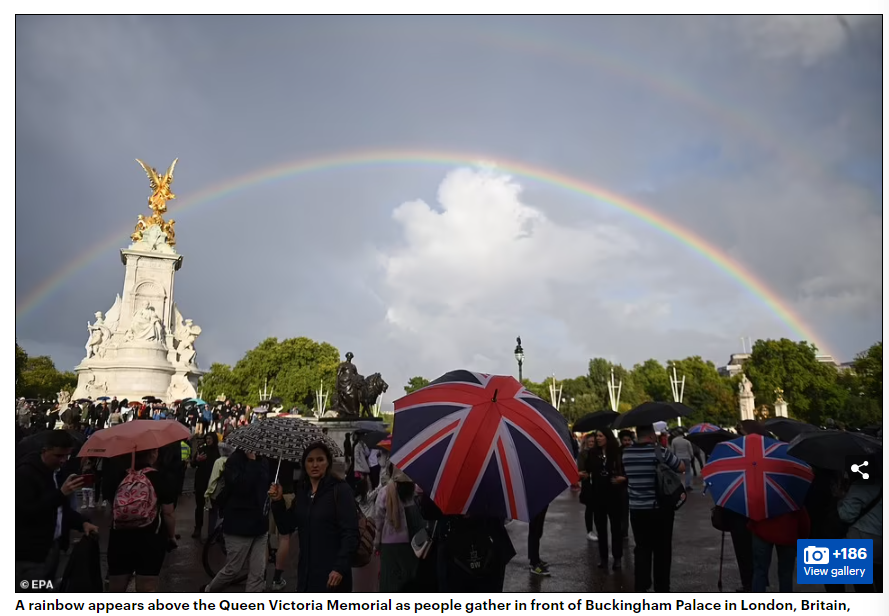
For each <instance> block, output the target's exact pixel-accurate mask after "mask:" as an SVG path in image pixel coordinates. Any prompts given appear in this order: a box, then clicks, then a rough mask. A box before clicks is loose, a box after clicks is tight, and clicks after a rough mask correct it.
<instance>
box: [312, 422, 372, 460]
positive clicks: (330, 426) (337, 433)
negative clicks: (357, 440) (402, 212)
mask: <svg viewBox="0 0 889 616" xmlns="http://www.w3.org/2000/svg"><path fill="white" fill-rule="evenodd" d="M305 419H306V421H308V422H310V423H313V424H315V425H316V426H318V427H319V428H327V436H328V438H330V440H332V441H333V442H334V443H336V444H337V446H338V447H339V448H340V449H342V448H343V442H344V441H345V439H346V435H347V434H353V433H355V432H356V431H357V430H360V428H359V425H360V422H365V423H366V422H368V421H373V420H372V419H368V418H366V417H365V418H363V419H361V420H357V419H356V420H355V421H351V420H344V419H326V418H324V419H316V418H313V417H307V418H305ZM385 429H386V424H385V422H383V421H381V422H380V430H385ZM337 459H338V460H339V461H340V462H342V460H343V457H342V456H339V457H338V458H337Z"/></svg>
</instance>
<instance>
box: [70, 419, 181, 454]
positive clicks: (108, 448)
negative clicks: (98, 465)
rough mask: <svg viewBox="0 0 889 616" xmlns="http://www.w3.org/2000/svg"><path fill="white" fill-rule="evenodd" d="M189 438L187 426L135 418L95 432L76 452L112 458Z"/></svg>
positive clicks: (157, 447)
mask: <svg viewBox="0 0 889 616" xmlns="http://www.w3.org/2000/svg"><path fill="white" fill-rule="evenodd" d="M190 438H191V433H190V432H189V431H188V428H186V427H185V426H183V425H182V424H181V423H179V422H178V421H153V420H150V419H137V420H134V421H128V422H127V423H123V424H118V425H116V426H112V427H110V428H106V429H104V430H99V431H98V432H95V433H94V434H93V435H92V436H91V437H89V439H88V440H87V441H86V443H85V444H84V446H83V447H82V448H81V450H80V453H79V454H77V455H78V456H79V457H81V458H113V457H115V456H122V455H124V454H128V453H132V454H135V453H136V452H137V451H147V450H149V449H159V448H160V447H163V446H164V445H169V444H170V443H175V442H176V441H184V440H188V439H190Z"/></svg>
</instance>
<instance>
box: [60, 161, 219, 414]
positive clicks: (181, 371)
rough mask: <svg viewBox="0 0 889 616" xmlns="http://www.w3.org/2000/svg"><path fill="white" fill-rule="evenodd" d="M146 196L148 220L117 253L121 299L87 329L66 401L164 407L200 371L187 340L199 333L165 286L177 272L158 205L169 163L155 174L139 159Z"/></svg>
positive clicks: (170, 235)
mask: <svg viewBox="0 0 889 616" xmlns="http://www.w3.org/2000/svg"><path fill="white" fill-rule="evenodd" d="M139 163H140V164H141V165H142V167H143V169H145V172H146V173H147V174H148V178H149V180H150V182H151V189H152V191H153V193H152V195H151V197H149V199H148V205H149V208H151V210H152V212H153V214H152V216H150V217H148V218H146V217H144V216H141V215H140V216H139V221H138V223H137V224H136V229H135V232H134V233H133V235H132V240H133V243H132V244H131V245H130V247H129V248H126V249H123V250H121V251H120V256H121V260H122V261H123V264H124V266H125V267H126V273H125V275H124V283H123V293H122V294H121V295H118V296H117V299H115V301H114V305H112V306H111V309H110V310H108V312H106V313H104V314H103V313H101V312H97V313H96V314H95V321H94V322H93V323H87V329H88V334H89V336H88V339H87V343H86V357H85V358H84V360H83V361H82V362H81V363H80V365H79V366H77V367H76V368H75V369H74V370H75V372H76V373H77V377H78V378H77V389H76V390H75V392H74V399H75V400H76V399H79V398H93V399H96V398H98V397H100V396H117V398H118V399H122V398H128V399H130V400H140V399H142V398H143V397H145V396H154V397H157V398H160V399H161V400H165V401H172V400H177V399H182V398H190V397H194V396H196V395H197V392H196V390H195V388H196V386H197V381H198V378H199V377H200V375H201V374H202V373H201V371H200V370H199V369H198V365H197V361H196V351H195V347H194V343H195V340H196V339H197V337H198V336H199V335H200V334H201V328H200V327H198V326H197V325H195V324H194V323H193V322H192V321H191V319H183V318H182V314H181V313H180V312H179V308H178V307H177V306H176V304H175V302H174V301H173V282H174V279H175V275H176V272H177V271H179V268H180V267H182V256H181V255H179V254H178V253H177V252H176V249H175V248H174V246H175V244H176V241H175V230H174V225H175V221H174V220H170V221H165V220H164V219H163V214H164V213H165V212H166V210H167V207H166V202H167V201H168V200H170V199H175V198H176V196H175V195H174V194H173V193H172V192H171V191H170V184H172V182H173V169H174V167H175V165H176V162H175V161H174V162H173V165H172V166H171V167H170V169H169V170H168V171H167V173H166V174H164V175H163V176H160V175H158V173H157V171H156V170H154V169H152V168H150V167H147V166H146V165H144V164H143V163H142V162H141V161H139Z"/></svg>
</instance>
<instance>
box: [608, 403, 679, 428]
mask: <svg viewBox="0 0 889 616" xmlns="http://www.w3.org/2000/svg"><path fill="white" fill-rule="evenodd" d="M691 413H692V410H691V409H690V408H688V407H687V406H685V405H684V404H682V403H681V402H643V403H642V404H640V405H639V406H637V407H636V408H634V409H633V410H632V411H627V412H626V413H624V414H623V415H621V416H620V417H618V418H617V419H616V420H615V421H614V424H612V426H611V427H612V428H634V427H637V426H651V425H653V424H655V423H657V422H659V421H667V420H669V419H675V418H677V417H688V416H689V415H691Z"/></svg>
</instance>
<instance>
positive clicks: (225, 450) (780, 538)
mask: <svg viewBox="0 0 889 616" xmlns="http://www.w3.org/2000/svg"><path fill="white" fill-rule="evenodd" d="M22 402H24V403H25V404H27V402H26V401H20V404H19V408H18V411H19V412H18V413H17V418H18V425H17V439H16V440H17V449H18V442H19V441H20V440H21V439H22V438H23V437H25V436H29V435H30V436H29V438H27V439H25V440H24V441H22V442H23V443H26V442H28V440H30V439H31V438H33V437H34V436H42V437H43V438H42V440H41V441H40V445H39V447H37V448H32V449H31V450H29V451H25V452H21V453H20V452H19V451H17V462H16V521H15V533H16V557H15V567H16V576H17V582H20V581H21V580H34V579H52V578H57V577H58V573H59V571H58V569H59V562H60V555H61V554H63V553H65V551H66V550H67V549H68V536H69V531H72V530H73V531H77V532H80V533H83V534H84V535H85V536H87V537H95V536H96V534H97V533H98V528H97V526H96V525H94V524H93V523H92V522H90V521H89V520H88V519H87V518H88V510H89V509H92V508H96V507H102V506H103V505H104V506H107V503H109V502H112V503H114V504H115V505H114V506H116V505H117V504H118V503H120V501H121V498H122V496H121V494H122V493H124V496H125V497H127V498H128V497H130V496H131V495H132V494H134V493H135V491H136V489H137V488H139V487H140V486H138V485H134V481H135V482H138V481H142V482H143V484H146V485H144V486H142V487H145V488H146V489H148V488H147V484H150V490H149V491H150V492H151V493H152V494H153V497H152V500H151V504H152V505H151V508H150V510H146V511H144V512H140V513H139V515H144V520H142V522H144V521H146V520H147V523H145V524H129V525H127V524H117V518H115V524H114V526H113V527H112V528H110V530H109V535H108V543H107V572H106V574H105V579H104V586H105V588H106V589H107V590H108V591H111V592H122V591H125V590H126V589H127V588H129V586H130V584H131V583H134V584H135V589H136V590H137V591H145V592H149V591H157V590H159V589H160V590H163V589H162V588H159V579H160V573H161V571H162V569H163V567H164V563H165V560H166V558H167V555H168V554H169V553H170V551H171V550H173V549H175V548H176V546H177V545H178V542H179V541H180V540H181V539H180V535H179V533H178V532H177V530H178V529H177V520H176V515H175V510H176V508H177V506H178V504H179V500H180V497H181V494H182V489H183V482H184V477H185V473H186V470H187V468H189V467H191V468H193V469H194V490H195V492H194V507H195V509H194V527H193V529H192V533H191V536H192V537H193V538H195V539H199V540H202V541H204V540H207V539H208V538H209V536H210V534H211V533H212V531H213V530H214V529H215V528H216V527H217V525H220V524H221V527H222V533H223V536H224V545H225V553H226V562H225V565H224V566H223V567H222V568H221V569H220V570H219V571H218V573H217V574H216V575H215V577H214V578H213V579H212V580H210V581H209V583H207V584H206V585H204V586H202V587H201V588H200V590H201V591H202V592H219V591H222V590H224V589H227V588H229V587H230V586H231V585H232V584H234V583H236V582H239V581H240V580H241V572H242V571H247V572H248V575H247V579H246V590H247V592H262V591H265V590H267V589H271V590H273V591H282V590H284V589H285V588H291V589H293V590H295V591H297V592H351V591H364V592H368V591H380V592H501V591H502V590H503V586H504V579H505V574H506V567H507V564H508V563H509V562H510V561H511V560H512V559H513V558H514V557H515V556H516V549H515V547H514V545H513V543H512V541H511V539H510V535H509V533H508V532H507V526H508V525H509V524H510V523H511V521H510V520H505V519H502V518H485V517H465V516H454V515H445V514H443V513H442V511H441V510H440V509H439V508H438V507H437V506H436V504H435V502H433V500H432V499H431V498H428V497H427V495H426V494H424V493H423V491H422V490H421V489H420V488H419V486H417V485H416V484H415V483H414V482H413V481H412V480H411V478H410V477H408V476H407V475H406V474H405V473H403V472H402V471H400V470H399V469H397V468H395V467H394V466H393V465H392V464H390V463H389V461H388V455H387V452H386V450H385V448H380V447H374V448H371V447H369V446H368V445H367V444H366V443H365V442H364V440H363V439H362V438H360V435H359V434H353V435H347V437H346V442H344V443H343V446H344V447H343V449H344V452H345V460H344V462H345V465H344V466H341V467H340V466H339V465H340V464H342V463H343V461H342V460H337V459H335V457H334V455H333V453H332V451H331V449H330V447H329V446H328V444H326V443H325V442H324V441H319V442H316V443H313V444H311V445H308V446H307V447H306V448H305V450H304V452H303V455H302V459H301V460H300V461H299V462H298V463H296V462H288V461H282V460H280V459H269V458H263V457H261V456H257V455H255V454H254V453H251V452H249V451H244V450H241V449H232V448H231V447H230V446H229V445H228V444H227V443H226V437H227V435H228V433H229V432H230V431H231V430H235V429H238V426H239V425H243V424H242V422H245V423H249V422H251V421H258V420H261V419H260V418H261V417H262V416H263V414H262V413H256V412H253V409H251V408H250V407H247V406H241V405H237V404H234V403H231V402H226V403H224V404H220V405H218V406H216V407H213V408H211V407H209V406H205V405H200V406H191V407H189V406H187V405H184V404H180V405H170V406H169V407H167V406H166V405H163V404H161V403H153V404H140V405H138V406H136V405H132V406H131V405H130V404H129V403H128V402H127V401H125V400H121V401H120V402H117V400H116V399H110V400H107V401H102V402H100V403H92V402H89V403H81V404H80V405H78V404H76V403H75V404H74V405H73V406H70V407H68V409H65V410H63V412H62V413H61V416H60V418H59V420H58V421H61V422H62V424H63V426H64V428H65V429H61V430H55V429H52V428H55V427H56V424H55V422H52V421H51V420H49V419H45V420H41V419H40V417H41V416H42V415H41V412H40V411H39V410H36V409H33V408H29V409H28V413H27V414H25V413H23V412H21V411H22ZM72 409H79V411H80V412H79V413H78V412H75V411H74V410H72ZM68 411H71V412H70V413H69V412H68ZM127 411H130V412H127ZM25 415H27V417H28V420H29V421H28V422H27V423H26V424H25V425H23V422H22V417H24V416H25ZM35 415H36V417H37V418H36V419H35ZM44 415H45V414H44ZM115 415H119V416H120V420H119V421H120V422H123V421H127V420H128V419H132V418H140V419H155V420H159V421H161V420H178V421H179V422H181V423H183V424H184V425H186V426H188V427H189V429H190V432H191V433H192V434H193V436H192V438H191V439H190V440H184V441H181V442H175V443H172V444H170V445H168V446H166V447H162V448H160V449H153V450H148V451H140V452H138V454H137V455H135V458H134V459H131V458H130V456H124V458H126V459H123V458H109V459H91V458H76V457H74V456H75V455H76V453H77V451H78V449H79V447H80V446H81V445H82V443H83V440H84V439H83V438H82V437H79V436H78V435H83V433H87V434H88V433H89V432H90V431H94V430H100V429H104V428H105V427H107V426H112V425H115V423H119V422H118V421H116V420H115ZM227 428H228V431H227V430H226V429H227ZM739 429H740V428H739ZM41 433H42V434H41ZM574 444H575V446H576V447H575V456H576V459H577V468H578V472H579V476H580V483H579V485H576V486H574V490H575V491H576V492H577V496H578V500H579V502H580V504H581V506H582V507H583V508H584V521H585V524H586V529H585V530H586V533H587V538H588V540H589V541H590V542H594V543H596V544H597V548H598V554H599V567H600V568H602V569H608V568H609V565H610V568H611V569H612V570H615V571H618V570H621V569H622V566H623V564H622V563H623V558H624V554H625V552H626V550H627V549H628V548H629V546H630V545H631V544H630V534H631V533H630V531H631V530H632V545H633V550H634V558H633V577H634V590H635V591H636V592H645V591H648V590H651V589H652V588H653V590H654V591H655V592H669V591H670V578H671V564H672V560H673V559H672V540H673V524H674V518H675V515H676V512H675V511H674V508H673V507H666V506H663V505H662V503H661V502H660V501H659V498H658V495H657V494H656V485H655V484H656V479H657V475H656V468H657V465H658V462H661V463H663V464H664V465H665V466H666V467H668V468H670V469H672V470H673V471H675V472H676V473H680V474H684V484H685V486H686V488H687V489H688V490H691V489H693V482H692V477H693V475H696V474H697V473H698V472H699V469H700V468H701V467H702V466H703V464H704V463H705V455H704V454H703V452H701V451H700V450H699V449H698V448H697V447H696V446H694V445H693V444H692V443H690V442H689V441H688V440H687V439H686V438H685V437H684V436H683V435H682V434H681V433H676V434H674V435H673V436H672V437H669V436H668V435H667V434H666V433H658V432H656V431H655V428H654V427H653V426H641V427H637V428H636V430H635V432H633V431H630V430H623V431H620V432H619V433H617V434H615V431H614V430H611V429H610V428H604V429H601V430H596V431H593V432H592V433H590V434H587V435H583V436H581V437H580V438H579V440H578V442H576V443H574ZM131 467H132V468H133V469H134V470H136V471H138V473H137V475H138V477H142V479H138V478H137V479H136V480H133V479H132V477H133V476H134V475H133V474H132V473H131V472H130V469H131ZM335 467H339V469H340V471H342V470H345V472H344V473H342V472H336V470H335ZM871 492H873V489H872V488H871V487H870V486H860V485H856V484H855V483H852V484H851V485H850V484H849V483H848V477H844V476H842V473H839V474H837V473H828V472H824V471H820V470H818V469H816V479H815V482H814V483H813V485H812V489H811V490H810V492H809V498H808V501H807V503H806V506H805V507H804V508H803V509H801V510H800V511H797V512H794V513H793V514H788V515H786V516H781V517H779V518H774V519H770V520H766V521H763V522H753V521H751V520H748V519H746V518H744V517H743V516H740V515H738V514H737V513H734V512H731V511H729V510H725V509H721V508H718V507H717V508H715V509H714V513H713V525H714V526H715V527H716V528H717V529H718V530H722V531H724V532H726V533H728V534H730V536H731V541H732V544H733V546H734V552H735V556H736V559H737V564H738V569H739V571H740V577H741V582H742V586H741V588H739V589H738V590H739V591H746V592H750V591H754V592H762V591H765V590H766V588H767V586H768V583H769V577H768V572H769V567H770V565H771V559H772V553H773V551H776V552H777V558H778V590H779V591H782V592H789V591H792V589H793V569H794V567H793V565H794V559H795V555H796V548H795V544H796V539H797V538H807V537H812V538H840V537H844V536H845V537H866V538H874V539H875V546H876V545H877V544H879V555H878V556H877V558H876V559H875V560H876V562H877V563H879V564H878V572H879V573H875V577H874V579H875V585H871V586H869V587H865V586H858V585H856V587H855V589H856V590H857V591H867V590H873V589H874V588H880V587H881V572H882V498H881V493H880V494H872V493H871ZM78 493H79V494H81V498H82V505H81V506H78V505H77V500H76V496H77V495H78ZM546 513H547V510H546V509H544V510H543V511H542V512H539V513H538V514H537V515H536V516H535V517H534V518H533V519H532V520H531V522H530V525H529V527H528V558H529V563H528V567H529V571H530V572H531V574H533V575H541V576H547V575H550V570H549V565H548V564H547V563H546V561H544V560H543V559H542V558H541V555H540V550H541V539H542V536H543V529H544V524H545V518H546ZM115 515H116V514H115ZM205 520H206V521H207V522H208V525H207V526H208V530H207V532H206V533H205V532H204V528H205V525H204V521H205ZM180 521H181V518H180ZM293 552H296V554H293ZM294 557H295V558H296V559H297V567H296V570H297V577H296V580H293V581H292V583H291V584H290V585H289V586H288V580H286V579H285V578H284V572H285V571H286V570H287V569H288V568H289V562H290V559H291V558H294ZM269 563H273V564H274V574H273V576H272V579H271V581H270V582H269V581H267V568H268V564H269ZM878 580H880V581H878ZM844 589H845V587H844V586H842V585H839V586H837V585H831V586H828V587H827V590H828V591H830V592H842V591H843V590H844ZM17 590H19V591H20V590H22V586H20V585H19V586H17Z"/></svg>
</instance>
